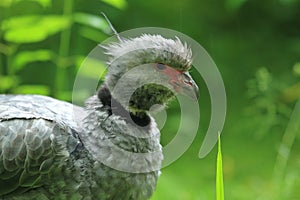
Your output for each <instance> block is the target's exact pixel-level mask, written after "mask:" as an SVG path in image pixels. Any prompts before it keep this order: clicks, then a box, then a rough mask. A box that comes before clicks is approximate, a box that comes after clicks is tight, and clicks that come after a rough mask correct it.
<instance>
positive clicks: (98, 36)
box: [78, 27, 107, 43]
mask: <svg viewBox="0 0 300 200" xmlns="http://www.w3.org/2000/svg"><path fill="white" fill-rule="evenodd" d="M78 32H79V34H80V35H81V36H83V37H85V38H86V39H89V40H92V41H94V42H96V43H99V42H100V41H103V40H104V39H105V38H107V34H104V33H102V32H99V31H98V30H95V29H93V28H90V27H81V28H79V30H78Z"/></svg>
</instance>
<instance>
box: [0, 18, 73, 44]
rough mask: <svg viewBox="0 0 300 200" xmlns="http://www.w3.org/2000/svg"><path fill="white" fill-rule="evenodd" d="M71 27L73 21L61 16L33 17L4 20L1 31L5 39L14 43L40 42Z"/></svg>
mask: <svg viewBox="0 0 300 200" xmlns="http://www.w3.org/2000/svg"><path fill="white" fill-rule="evenodd" d="M70 25H71V20H70V19H69V18H67V17H64V16H60V15H46V16H40V15H33V16H21V17H13V18H9V19H7V20H4V21H3V23H2V27H1V29H2V30H3V31H4V39H5V40H6V41H8V42H14V43H32V42H40V41H43V40H45V39H46V38H48V37H49V36H51V35H53V34H55V33H58V32H60V31H62V30H64V29H66V28H68V27H69V26H70Z"/></svg>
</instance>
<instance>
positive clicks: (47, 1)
mask: <svg viewBox="0 0 300 200" xmlns="http://www.w3.org/2000/svg"><path fill="white" fill-rule="evenodd" d="M22 1H25V2H28V1H33V2H36V3H38V4H40V5H41V6H43V7H44V8H47V7H50V6H51V4H52V1H51V0H1V1H0V7H9V6H11V5H13V4H17V3H19V2H22Z"/></svg>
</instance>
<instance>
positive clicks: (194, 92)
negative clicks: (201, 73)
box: [181, 72, 199, 101]
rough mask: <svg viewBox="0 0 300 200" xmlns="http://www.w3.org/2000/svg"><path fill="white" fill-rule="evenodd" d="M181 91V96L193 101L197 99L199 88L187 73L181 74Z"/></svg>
mask: <svg viewBox="0 0 300 200" xmlns="http://www.w3.org/2000/svg"><path fill="white" fill-rule="evenodd" d="M182 76H183V77H182V80H183V81H182V83H181V89H182V91H181V92H182V94H184V95H186V96H188V97H190V98H192V99H194V100H195V101H197V100H198V98H199V88H198V86H197V84H196V83H195V81H194V80H193V79H192V77H191V75H190V74H189V73H188V72H185V73H183V74H182Z"/></svg>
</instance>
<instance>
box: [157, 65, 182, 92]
mask: <svg viewBox="0 0 300 200" xmlns="http://www.w3.org/2000/svg"><path fill="white" fill-rule="evenodd" d="M162 65H163V66H162ZM155 68H156V69H157V70H158V71H159V72H161V73H163V74H166V75H167V76H168V77H170V80H169V83H170V84H171V85H172V86H173V87H174V90H175V91H177V92H178V91H180V88H181V86H182V84H185V82H184V81H183V80H182V74H183V71H181V70H176V69H174V68H172V67H170V66H168V65H164V64H160V63H159V64H157V65H155Z"/></svg>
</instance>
